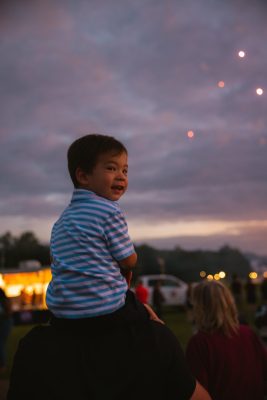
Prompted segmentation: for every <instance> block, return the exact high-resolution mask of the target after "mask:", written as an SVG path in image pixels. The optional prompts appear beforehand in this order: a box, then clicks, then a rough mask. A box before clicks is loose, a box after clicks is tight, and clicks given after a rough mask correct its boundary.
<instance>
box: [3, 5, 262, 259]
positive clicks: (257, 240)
mask: <svg viewBox="0 0 267 400" xmlns="http://www.w3.org/2000/svg"><path fill="white" fill-rule="evenodd" d="M266 3H267V2H266V1H263V0H261V1H259V0H253V1H246V0H176V1H174V0H170V1H169V0H112V1H102V0H62V1H61V0H45V1H44V0H34V1H29V0H28V1H13V0H9V1H7V0H6V1H3V2H1V5H0V51H1V53H0V54H1V58H0V79H1V90H0V102H1V104H0V121H1V124H0V167H1V178H0V190H1V197H0V219H1V225H0V235H1V234H4V233H5V232H7V231H10V232H11V233H12V234H13V235H15V236H17V235H19V234H20V233H22V232H24V231H33V232H34V233H35V234H36V236H37V237H38V238H39V239H40V241H42V242H45V243H48V241H49V237H50V231H51V228H52V224H53V223H54V222H55V220H56V219H57V218H58V216H59V214H60V213H61V212H62V211H63V209H64V208H65V207H66V206H67V204H68V203H69V201H70V198H71V195H72V184H71V181H70V178H69V176H68V172H67V164H66V153H67V149H68V147H69V145H70V144H71V142H72V141H73V140H74V139H76V138H78V137H80V136H82V135H85V134H88V133H93V132H94V133H95V132H97V133H103V134H107V135H112V136H115V137H116V138H118V139H119V140H121V141H122V142H123V143H124V144H125V145H126V147H127V148H128V151H129V189H128V191H127V193H126V194H125V195H124V197H123V198H122V199H121V201H120V204H121V207H122V208H123V210H124V211H125V213H126V216H127V221H128V225H129V232H130V235H131V237H132V239H133V240H134V242H135V243H136V244H141V243H147V244H150V245H152V246H155V247H157V248H162V249H167V248H174V247H175V246H180V247H182V248H184V249H207V250H217V249H219V248H220V247H222V246H224V245H226V244H228V245H229V246H231V247H236V248H239V249H240V250H241V251H244V252H254V253H257V254H259V255H266V254H267V246H266V245H267V243H266V242H267V44H266V43H267V22H266V21H267V4H266ZM240 51H243V53H240Z"/></svg>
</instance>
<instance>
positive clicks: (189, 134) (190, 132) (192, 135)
mask: <svg viewBox="0 0 267 400" xmlns="http://www.w3.org/2000/svg"><path fill="white" fill-rule="evenodd" d="M187 136H188V137H189V139H193V137H194V136H195V133H194V131H187Z"/></svg>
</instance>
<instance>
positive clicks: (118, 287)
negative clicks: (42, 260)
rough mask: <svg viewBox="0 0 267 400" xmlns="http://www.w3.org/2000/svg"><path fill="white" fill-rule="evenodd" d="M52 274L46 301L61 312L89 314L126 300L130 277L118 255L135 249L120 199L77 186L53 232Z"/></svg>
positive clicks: (60, 314)
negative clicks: (116, 199) (104, 196)
mask: <svg viewBox="0 0 267 400" xmlns="http://www.w3.org/2000/svg"><path fill="white" fill-rule="evenodd" d="M50 251H51V258H52V264H51V270H52V280H51V282H50V283H49V285H48V288H47V292H46V303H47V306H48V308H49V309H50V310H51V311H52V313H53V314H54V315H55V316H57V317H59V318H71V319H75V318H88V317H95V316H100V315H104V314H109V313H112V312H114V311H116V310H118V309H119V308H121V307H122V306H123V305H124V302H125V294H126V291H127V288H128V287H127V283H126V280H125V278H123V276H122V275H121V273H120V268H119V264H118V261H120V260H122V259H124V258H126V257H128V256H130V255H131V254H133V253H134V251H135V250H134V246H133V243H132V242H131V239H130V237H129V235H128V227H127V223H126V220H125V217H124V214H123V213H122V211H121V210H120V207H119V205H118V203H117V202H115V201H111V200H107V199H105V198H103V197H100V196H97V195H96V194H95V193H93V192H91V191H89V190H85V189H75V190H74V192H73V196H72V199H71V203H70V204H69V206H68V207H67V208H66V209H65V211H64V212H63V213H62V215H61V216H60V218H59V219H58V221H57V222H56V223H55V224H54V226H53V229H52V233H51V243H50Z"/></svg>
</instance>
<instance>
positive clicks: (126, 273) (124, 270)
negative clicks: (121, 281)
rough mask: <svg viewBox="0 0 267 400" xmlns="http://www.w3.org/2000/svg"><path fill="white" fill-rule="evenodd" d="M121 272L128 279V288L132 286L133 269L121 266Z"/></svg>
mask: <svg viewBox="0 0 267 400" xmlns="http://www.w3.org/2000/svg"><path fill="white" fill-rule="evenodd" d="M121 274H122V276H124V278H125V279H126V282H127V284H128V288H130V285H131V280H132V276H133V273H132V271H130V270H126V269H122V268H121Z"/></svg>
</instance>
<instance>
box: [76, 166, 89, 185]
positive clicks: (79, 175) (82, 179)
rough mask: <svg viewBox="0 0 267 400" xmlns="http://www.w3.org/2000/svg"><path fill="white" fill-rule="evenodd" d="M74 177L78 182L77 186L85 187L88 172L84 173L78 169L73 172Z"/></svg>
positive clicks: (87, 180)
mask: <svg viewBox="0 0 267 400" xmlns="http://www.w3.org/2000/svg"><path fill="white" fill-rule="evenodd" d="M75 176H76V179H77V181H78V182H79V185H82V186H84V185H87V184H88V183H89V174H88V172H85V171H84V170H83V169H81V168H80V167H78V168H77V169H76V171H75Z"/></svg>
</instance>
